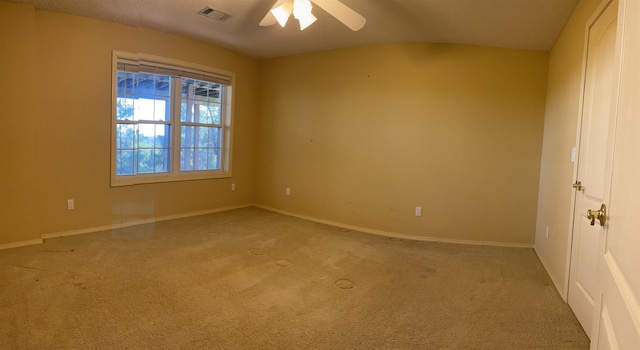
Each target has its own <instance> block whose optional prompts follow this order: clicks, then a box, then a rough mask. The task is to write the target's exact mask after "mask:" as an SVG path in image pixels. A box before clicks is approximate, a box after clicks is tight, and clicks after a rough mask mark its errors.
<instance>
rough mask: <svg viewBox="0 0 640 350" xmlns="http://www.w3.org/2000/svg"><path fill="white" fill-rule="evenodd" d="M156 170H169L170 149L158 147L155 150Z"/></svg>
mask: <svg viewBox="0 0 640 350" xmlns="http://www.w3.org/2000/svg"><path fill="white" fill-rule="evenodd" d="M154 161H155V172H156V173H166V172H168V171H169V150H168V149H156V150H155V159H154Z"/></svg>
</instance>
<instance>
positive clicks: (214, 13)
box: [198, 7, 232, 22]
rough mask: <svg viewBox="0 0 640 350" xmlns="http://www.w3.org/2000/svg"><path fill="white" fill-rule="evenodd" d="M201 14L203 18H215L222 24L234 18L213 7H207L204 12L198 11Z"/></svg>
mask: <svg viewBox="0 0 640 350" xmlns="http://www.w3.org/2000/svg"><path fill="white" fill-rule="evenodd" d="M198 13H199V14H201V15H203V16H207V17H209V18H213V19H215V20H216V21H220V22H224V21H226V20H228V19H229V18H231V17H232V16H231V15H230V14H228V13H224V12H222V11H220V10H216V9H214V8H211V7H205V8H203V9H202V10H200V11H198Z"/></svg>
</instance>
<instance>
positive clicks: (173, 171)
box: [111, 52, 233, 186]
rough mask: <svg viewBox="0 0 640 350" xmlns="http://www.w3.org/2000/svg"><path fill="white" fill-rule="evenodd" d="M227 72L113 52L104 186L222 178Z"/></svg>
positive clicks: (226, 150)
mask: <svg viewBox="0 0 640 350" xmlns="http://www.w3.org/2000/svg"><path fill="white" fill-rule="evenodd" d="M232 80H233V74H232V73H228V72H220V71H216V70H214V69H211V68H208V67H202V66H196V65H193V64H188V63H184V62H177V61H173V60H168V59H163V58H159V57H154V56H147V55H144V56H143V55H136V54H129V53H123V52H114V84H113V85H114V86H113V90H114V102H113V105H114V108H113V110H114V112H113V118H112V119H113V120H112V130H113V131H112V147H111V150H112V151H111V165H112V166H111V168H112V169H111V184H112V185H114V186H119V185H131V184H137V183H150V182H164V181H179V180H192V179H206V178H216V177H228V176H230V164H231V162H230V154H231V152H230V144H231V142H230V141H231V140H230V138H231V105H232V103H231V88H232Z"/></svg>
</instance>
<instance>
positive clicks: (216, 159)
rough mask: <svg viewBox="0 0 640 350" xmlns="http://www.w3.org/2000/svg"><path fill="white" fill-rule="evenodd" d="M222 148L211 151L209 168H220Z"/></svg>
mask: <svg viewBox="0 0 640 350" xmlns="http://www.w3.org/2000/svg"><path fill="white" fill-rule="evenodd" d="M220 164H221V159H220V149H219V148H215V149H212V150H210V151H209V169H215V170H220Z"/></svg>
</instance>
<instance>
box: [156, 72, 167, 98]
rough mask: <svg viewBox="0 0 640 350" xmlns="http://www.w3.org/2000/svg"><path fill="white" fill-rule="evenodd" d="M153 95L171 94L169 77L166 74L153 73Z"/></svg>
mask: <svg viewBox="0 0 640 350" xmlns="http://www.w3.org/2000/svg"><path fill="white" fill-rule="evenodd" d="M154 78H155V83H156V86H155V93H154V94H155V95H156V96H165V97H169V96H171V77H170V76H168V75H155V77H154Z"/></svg>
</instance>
